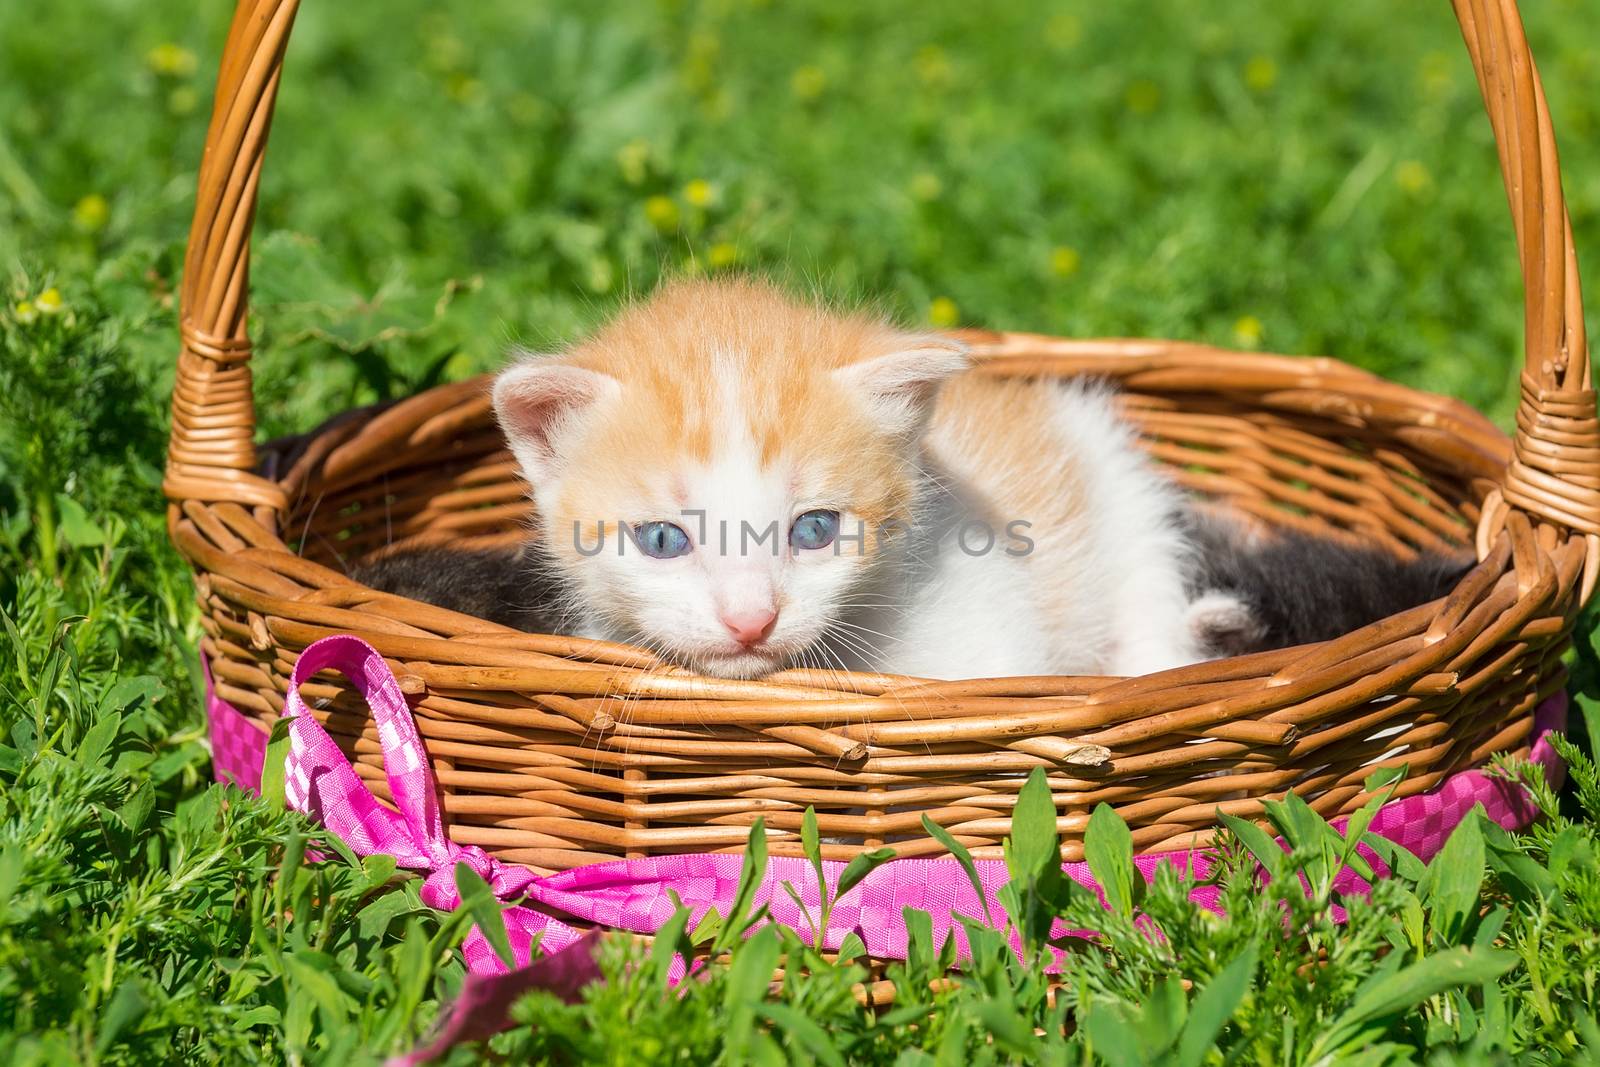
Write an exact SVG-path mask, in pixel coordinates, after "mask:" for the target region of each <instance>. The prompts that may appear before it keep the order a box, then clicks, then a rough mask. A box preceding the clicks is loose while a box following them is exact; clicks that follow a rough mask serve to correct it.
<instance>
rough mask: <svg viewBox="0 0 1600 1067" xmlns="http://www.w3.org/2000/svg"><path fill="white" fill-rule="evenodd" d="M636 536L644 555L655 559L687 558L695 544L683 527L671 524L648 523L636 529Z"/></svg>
mask: <svg viewBox="0 0 1600 1067" xmlns="http://www.w3.org/2000/svg"><path fill="white" fill-rule="evenodd" d="M633 532H634V536H635V538H636V539H637V540H638V542H639V547H640V548H641V549H643V550H644V554H645V555H647V556H650V557H652V558H653V559H673V558H674V557H677V556H687V555H688V554H689V552H690V550H691V549H693V548H694V542H693V541H690V540H689V535H688V534H686V533H684V532H683V528H682V527H681V526H674V525H672V523H670V522H646V523H642V524H641V525H639V526H635V527H634V530H633Z"/></svg>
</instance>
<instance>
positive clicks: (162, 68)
mask: <svg viewBox="0 0 1600 1067" xmlns="http://www.w3.org/2000/svg"><path fill="white" fill-rule="evenodd" d="M144 61H145V63H147V64H149V66H150V69H151V70H153V71H155V72H156V73H157V74H165V75H167V76H169V77H173V78H186V77H188V76H189V75H191V74H193V73H194V71H195V68H196V67H197V66H199V64H200V61H199V60H198V59H196V58H195V54H194V53H193V52H191V51H189V50H188V49H187V48H185V47H183V46H182V45H179V44H172V43H171V42H168V43H166V44H158V45H156V46H155V47H154V48H152V49H150V51H148V52H146V53H145V56H144Z"/></svg>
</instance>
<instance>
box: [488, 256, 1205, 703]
mask: <svg viewBox="0 0 1600 1067" xmlns="http://www.w3.org/2000/svg"><path fill="white" fill-rule="evenodd" d="M967 366H968V357H967V354H966V351H965V349H964V347H963V346H962V345H960V344H959V343H957V342H955V341H953V340H950V339H948V338H945V337H941V336H934V335H927V334H917V333H908V332H905V331H902V330H899V329H896V328H894V327H892V326H890V325H888V324H887V323H885V322H884V321H882V320H880V319H878V318H875V317H872V316H868V315H863V314H854V313H841V312H836V311H832V310H828V309H823V308H819V307H816V306H811V305H807V304H803V303H800V302H798V301H796V300H794V299H792V298H790V297H789V296H787V295H785V294H784V293H782V292H781V291H779V290H778V289H776V288H773V287H771V286H769V285H766V284H763V283H761V282H757V281H750V280H742V281H698V282H694V281H689V282H676V283H672V284H670V285H668V286H666V287H664V288H663V289H661V290H660V291H658V292H657V293H656V294H655V295H654V296H653V297H651V298H650V299H648V300H646V301H644V302H642V303H638V304H635V305H633V306H631V307H629V308H627V309H626V310H624V311H623V312H622V313H621V314H620V315H618V316H617V317H616V318H615V319H614V320H613V321H612V322H610V323H609V324H608V325H606V326H604V327H603V328H602V329H600V330H599V331H598V332H597V333H596V334H595V335H594V336H592V337H590V338H589V339H588V340H586V341H583V342H581V343H580V344H578V345H576V346H575V347H573V348H572V349H570V350H568V351H566V352H564V353H562V354H560V355H556V356H532V357H527V358H524V359H522V360H521V361H520V362H518V363H516V364H515V365H513V366H511V367H510V368H508V369H507V370H506V371H504V372H503V373H502V374H501V375H500V376H499V378H498V379H497V380H496V382H495V386H494V406H495V412H496V415H497V416H498V418H499V421H500V425H501V426H502V428H503V429H504V431H505V434H506V437H507V440H508V441H509V443H510V446H511V450H512V452H513V454H514V455H515V456H516V458H517V461H518V463H519V465H520V466H521V468H522V470H523V473H524V474H525V475H526V477H527V479H528V482H529V483H530V485H531V487H532V493H533V500H534V504H535V508H536V510H537V513H538V516H539V521H540V526H541V528H542V531H543V536H542V537H541V538H540V539H539V541H538V544H537V548H538V552H539V553H540V555H541V556H542V558H543V560H544V562H545V564H546V565H547V566H548V568H549V569H550V571H551V573H552V574H553V575H555V576H556V578H557V580H558V582H559V584H560V586H561V588H562V590H563V592H564V594H565V595H566V597H567V598H568V603H569V605H570V606H571V607H572V608H573V609H574V615H575V623H576V630H577V632H579V633H580V634H582V635H584V636H591V637H598V638H604V639H607V640H613V641H624V642H629V643H634V644H639V645H643V646H645V647H647V648H650V649H653V650H655V651H656V652H658V653H660V654H662V655H663V656H664V657H666V658H667V659H670V660H672V661H674V662H677V663H681V664H683V665H685V666H688V667H691V668H693V669H694V670H696V671H698V672H700V673H705V674H714V675H722V676H727V677H754V676H758V675H763V674H767V673H770V672H772V671H775V670H779V669H782V668H784V667H788V666H812V667H841V668H847V669H851V670H875V671H885V672H890V673H896V674H910V675H920V676H931V677H945V678H953V677H975V676H976V677H983V676H1001V675H1026V674H1101V673H1114V674H1143V673H1148V672H1151V671H1156V670H1161V669H1164V668H1167V667H1174V666H1177V665H1179V664H1183V663H1188V662H1193V661H1194V660H1197V659H1200V658H1202V657H1203V656H1204V655H1205V650H1204V649H1203V648H1202V647H1201V646H1200V644H1199V643H1198V642H1197V640H1196V639H1195V637H1194V636H1193V635H1192V634H1191V632H1190V628H1189V626H1188V623H1187V621H1186V618H1185V614H1186V610H1187V608H1188V597H1187V595H1186V591H1185V586H1184V565H1183V561H1184V556H1185V537H1184V532H1183V530H1182V528H1181V527H1180V525H1179V523H1178V522H1177V521H1176V519H1175V516H1176V515H1177V514H1178V512H1179V511H1180V506H1179V505H1180V498H1179V496H1178V494H1177V493H1176V491H1175V489H1174V488H1173V487H1172V486H1171V485H1170V484H1169V483H1167V482H1166V481H1165V480H1164V479H1163V478H1161V477H1160V476H1159V475H1158V474H1157V473H1156V472H1155V471H1154V470H1153V468H1152V467H1151V466H1150V465H1149V464H1148V463H1147V462H1146V460H1145V459H1144V458H1143V456H1142V455H1141V454H1140V453H1139V451H1138V450H1137V448H1136V447H1135V445H1134V443H1133V439H1132V435H1131V433H1130V432H1129V430H1128V429H1127V428H1126V427H1125V426H1124V425H1123V424H1121V423H1120V422H1119V421H1118V419H1117V418H1116V416H1115V414H1114V413H1113V410H1112V406H1111V402H1110V399H1109V395H1108V394H1107V393H1106V392H1105V391H1103V390H1101V389H1097V388H1094V387H1091V386H1085V385H1081V384H1077V385H1063V384H1059V383H1055V382H1021V381H1004V380H999V379H990V378H983V377H979V376H973V375H969V376H962V377H958V375H960V374H961V372H962V371H964V370H965V369H966V368H967Z"/></svg>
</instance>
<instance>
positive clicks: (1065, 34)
mask: <svg viewBox="0 0 1600 1067" xmlns="http://www.w3.org/2000/svg"><path fill="white" fill-rule="evenodd" d="M1044 36H1045V40H1047V41H1049V42H1050V43H1051V44H1052V45H1054V46H1056V47H1057V48H1071V47H1073V46H1074V45H1076V44H1077V43H1078V42H1079V41H1081V40H1083V23H1082V22H1080V21H1078V16H1076V15H1057V16H1056V17H1055V18H1053V19H1051V20H1050V22H1049V23H1048V24H1047V25H1046V26H1045V28H1044Z"/></svg>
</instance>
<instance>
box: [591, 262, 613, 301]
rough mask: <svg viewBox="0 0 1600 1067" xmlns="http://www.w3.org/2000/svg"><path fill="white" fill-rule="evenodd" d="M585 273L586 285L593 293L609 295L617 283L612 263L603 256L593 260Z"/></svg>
mask: <svg viewBox="0 0 1600 1067" xmlns="http://www.w3.org/2000/svg"><path fill="white" fill-rule="evenodd" d="M584 273H585V275H586V277H585V278H584V284H585V285H587V286H588V287H589V291H590V292H591V293H609V292H610V291H611V286H612V285H613V284H615V282H616V271H615V270H613V269H612V266H611V261H610V260H609V259H605V258H604V257H601V256H596V257H595V258H593V259H591V260H590V261H589V266H588V268H587V270H586V271H585V272H584Z"/></svg>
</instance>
